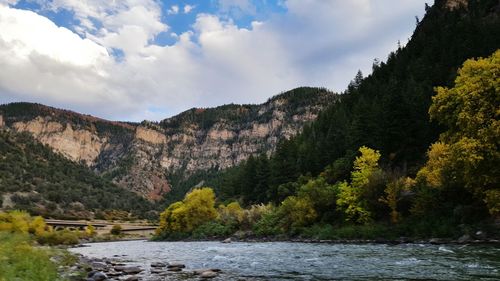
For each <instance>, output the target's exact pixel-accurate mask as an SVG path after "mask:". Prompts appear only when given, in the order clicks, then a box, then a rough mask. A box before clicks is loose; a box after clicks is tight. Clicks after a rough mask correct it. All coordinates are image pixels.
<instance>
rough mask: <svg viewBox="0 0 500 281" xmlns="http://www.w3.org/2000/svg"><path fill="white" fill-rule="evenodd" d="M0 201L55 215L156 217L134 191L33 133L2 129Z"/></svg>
mask: <svg viewBox="0 0 500 281" xmlns="http://www.w3.org/2000/svg"><path fill="white" fill-rule="evenodd" d="M0 199H1V200H0V208H5V209H24V210H29V211H30V213H33V214H40V215H43V216H45V217H54V218H89V219H90V218H96V217H97V218H99V217H100V218H104V217H108V218H111V217H112V216H113V214H114V216H115V218H116V215H117V214H119V215H120V218H127V217H129V215H132V216H135V217H142V218H145V217H147V216H148V213H149V216H154V215H155V213H154V211H153V210H154V208H153V206H152V205H151V204H150V203H149V202H148V201H147V200H145V199H143V198H141V197H140V196H138V195H136V194H135V193H133V192H130V191H128V190H125V189H123V188H120V187H118V186H116V185H114V184H113V183H111V182H110V181H107V180H105V179H102V178H101V177H99V176H97V175H96V174H94V173H93V172H92V171H90V170H88V169H87V167H85V166H83V165H80V164H78V163H75V162H73V161H70V160H68V159H66V158H65V157H63V156H62V155H60V154H57V153H54V152H53V151H52V150H51V149H50V148H49V147H47V146H44V145H42V144H40V143H39V142H38V141H36V140H35V139H33V137H32V136H31V135H29V134H27V133H17V132H14V131H12V130H6V129H5V128H4V129H2V128H0ZM150 211H153V212H150ZM127 212H128V213H129V214H127Z"/></svg>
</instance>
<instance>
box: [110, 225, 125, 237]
mask: <svg viewBox="0 0 500 281" xmlns="http://www.w3.org/2000/svg"><path fill="white" fill-rule="evenodd" d="M109 233H111V234H113V235H120V234H122V226H121V225H119V224H115V225H113V227H112V228H111V230H110V231H109Z"/></svg>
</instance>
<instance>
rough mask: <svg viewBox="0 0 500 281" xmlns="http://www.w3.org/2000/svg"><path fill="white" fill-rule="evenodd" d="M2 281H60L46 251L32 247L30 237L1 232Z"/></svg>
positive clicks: (0, 270) (0, 266) (0, 259)
mask: <svg viewBox="0 0 500 281" xmlns="http://www.w3.org/2000/svg"><path fill="white" fill-rule="evenodd" d="M0 253H1V255H0V280H2V281H10V280H37V281H53V280H58V277H57V268H56V266H55V265H54V264H53V263H52V262H51V261H50V257H49V254H48V253H47V251H46V250H43V249H39V248H34V247H32V246H31V241H30V239H29V236H28V235H26V234H15V233H6V232H0Z"/></svg>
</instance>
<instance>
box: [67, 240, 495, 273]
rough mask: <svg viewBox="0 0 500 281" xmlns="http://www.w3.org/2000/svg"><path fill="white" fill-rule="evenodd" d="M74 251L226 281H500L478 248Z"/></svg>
mask: <svg viewBox="0 0 500 281" xmlns="http://www.w3.org/2000/svg"><path fill="white" fill-rule="evenodd" d="M86 246H87V247H82V248H74V249H71V251H73V252H76V253H81V254H83V255H86V256H89V257H95V258H117V256H119V259H122V260H124V261H128V262H130V263H131V264H137V265H141V266H143V267H144V268H146V269H148V268H149V265H150V263H151V262H156V261H161V262H172V261H175V262H181V263H184V264H185V265H186V267H187V270H190V269H191V270H193V269H198V268H220V269H222V270H223V271H224V275H222V276H221V277H220V278H221V279H222V280H500V248H499V247H497V246H491V245H489V246H478V245H446V246H443V245H424V244H401V245H384V244H359V245H356V244H308V243H288V242H269V243H240V242H233V243H230V244H222V243H220V242H147V241H123V242H106V243H92V244H87V245H86Z"/></svg>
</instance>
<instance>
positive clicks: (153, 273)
mask: <svg viewBox="0 0 500 281" xmlns="http://www.w3.org/2000/svg"><path fill="white" fill-rule="evenodd" d="M78 258H79V261H78V263H77V265H76V266H74V268H75V273H76V272H78V271H79V272H85V277H81V274H80V275H78V274H72V276H73V275H74V276H73V277H72V278H71V279H69V280H71V281H139V280H141V281H142V280H143V281H163V280H205V279H212V278H216V277H219V276H220V274H221V272H222V271H221V270H220V269H216V268H203V269H190V270H185V269H186V265H185V264H183V263H179V262H168V263H166V262H162V261H152V262H151V263H150V264H149V265H137V263H135V262H133V261H129V260H127V261H125V260H121V259H120V257H118V256H113V257H112V258H104V259H99V258H89V257H85V256H83V255H78Z"/></svg>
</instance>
